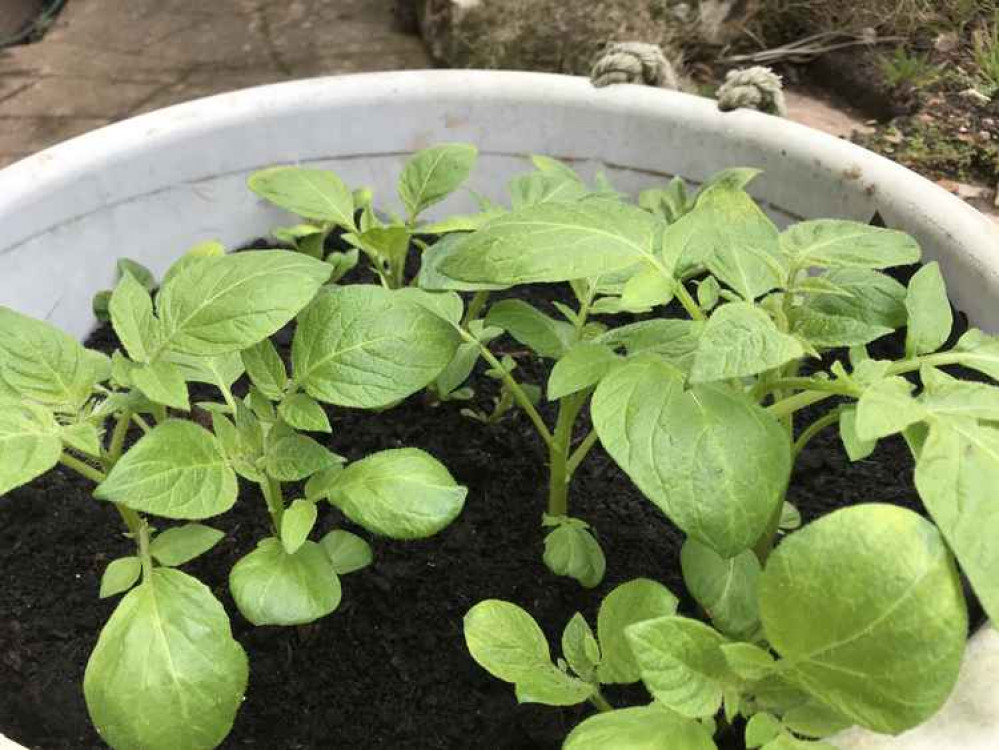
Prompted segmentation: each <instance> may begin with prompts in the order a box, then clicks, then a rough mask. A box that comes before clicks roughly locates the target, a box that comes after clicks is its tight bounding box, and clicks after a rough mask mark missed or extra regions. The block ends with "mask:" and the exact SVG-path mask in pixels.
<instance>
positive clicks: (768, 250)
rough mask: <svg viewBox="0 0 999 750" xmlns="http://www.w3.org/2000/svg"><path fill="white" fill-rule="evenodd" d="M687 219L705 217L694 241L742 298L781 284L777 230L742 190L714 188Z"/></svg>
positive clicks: (711, 266) (709, 264)
mask: <svg viewBox="0 0 999 750" xmlns="http://www.w3.org/2000/svg"><path fill="white" fill-rule="evenodd" d="M688 216H694V217H697V216H701V217H703V218H702V219H701V221H702V222H703V224H702V225H701V227H700V228H701V230H702V232H701V236H700V237H697V238H696V239H695V241H696V242H699V243H704V245H705V246H706V247H707V248H709V255H708V256H707V267H708V270H709V271H710V272H711V274H712V275H713V276H715V277H716V278H717V279H718V280H719V281H721V282H722V283H724V284H726V285H727V286H729V287H730V288H732V289H734V290H735V291H736V292H738V293H739V295H740V296H741V297H742V298H743V299H745V300H747V301H748V300H752V299H755V298H756V297H759V296H761V295H763V294H765V293H767V292H769V291H770V290H771V289H775V288H777V287H779V286H780V285H781V283H782V282H783V277H784V274H783V272H782V269H781V265H780V260H779V250H778V246H779V244H778V234H777V227H775V226H774V224H773V222H772V221H770V219H769V218H767V216H766V214H764V213H763V211H761V210H760V208H759V206H757V205H756V203H755V202H754V201H753V199H752V198H751V197H750V196H749V195H748V194H747V193H745V192H744V191H743V190H742V189H735V190H726V189H722V188H721V187H717V188H714V189H713V190H712V191H711V193H710V195H705V196H704V197H700V198H699V199H698V202H697V208H695V209H694V212H693V213H692V214H688Z"/></svg>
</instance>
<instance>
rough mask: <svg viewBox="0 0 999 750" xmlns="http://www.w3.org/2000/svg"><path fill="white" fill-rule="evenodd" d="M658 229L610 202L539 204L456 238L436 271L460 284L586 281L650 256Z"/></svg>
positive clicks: (651, 221)
mask: <svg viewBox="0 0 999 750" xmlns="http://www.w3.org/2000/svg"><path fill="white" fill-rule="evenodd" d="M660 227H661V224H660V223H659V221H658V220H657V219H655V218H654V217H653V216H651V215H650V214H648V213H647V212H645V211H643V210H642V209H640V208H637V207H635V206H629V205H627V204H623V203H617V202H614V201H608V200H589V201H585V202H582V203H544V204H541V205H540V206H531V207H529V208H524V209H521V210H520V211H513V212H511V213H508V214H506V215H504V216H500V217H499V218H497V219H495V220H494V221H491V222H490V223H489V224H488V225H486V226H485V227H483V228H482V229H480V230H479V231H478V232H475V233H474V234H472V235H469V236H467V237H464V238H462V239H461V240H460V241H459V242H458V245H457V247H456V248H455V249H454V250H453V251H452V252H451V253H449V255H448V257H447V258H445V259H443V260H442V261H441V262H440V264H439V265H438V269H439V270H440V272H442V273H443V274H445V275H446V276H449V277H451V278H454V279H460V280H462V281H471V282H488V283H491V284H507V285H509V284H526V283H530V282H546V281H550V282H555V281H569V280H570V279H582V278H591V277H594V276H600V275H602V274H605V273H609V272H612V271H619V270H622V269H625V268H628V267H630V266H633V265H634V264H635V263H637V262H638V261H639V260H641V259H643V258H651V257H653V248H654V240H655V237H656V233H657V231H658V230H659V228H660Z"/></svg>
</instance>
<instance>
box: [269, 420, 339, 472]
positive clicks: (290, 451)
mask: <svg viewBox="0 0 999 750" xmlns="http://www.w3.org/2000/svg"><path fill="white" fill-rule="evenodd" d="M338 461H342V459H341V458H340V457H339V456H337V455H336V454H335V453H331V452H330V451H329V450H327V449H326V448H325V447H323V446H322V445H320V444H319V443H317V442H316V441H315V440H313V439H312V438H310V437H307V436H306V435H300V434H298V433H297V432H295V431H294V430H292V429H291V428H289V427H288V426H287V425H279V426H277V427H275V428H274V429H273V430H271V432H270V433H269V434H268V435H267V447H266V449H265V452H264V467H265V469H266V471H267V473H268V474H269V475H270V476H272V477H273V478H274V479H277V480H278V481H281V482H298V481H300V480H302V479H306V478H307V477H310V476H312V475H313V474H315V473H316V472H317V471H321V470H323V469H325V468H327V467H329V466H331V465H332V464H334V463H337V462H338Z"/></svg>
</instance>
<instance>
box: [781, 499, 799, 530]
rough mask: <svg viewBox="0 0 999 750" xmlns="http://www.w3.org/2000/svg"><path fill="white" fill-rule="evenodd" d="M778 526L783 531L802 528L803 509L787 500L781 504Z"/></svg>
mask: <svg viewBox="0 0 999 750" xmlns="http://www.w3.org/2000/svg"><path fill="white" fill-rule="evenodd" d="M777 528H779V529H781V530H782V531H794V530H795V529H800V528H801V511H799V510H798V509H797V508H796V507H794V505H792V504H791V503H789V502H787V500H785V501H784V504H783V505H782V506H781V509H780V521H779V522H778V524H777Z"/></svg>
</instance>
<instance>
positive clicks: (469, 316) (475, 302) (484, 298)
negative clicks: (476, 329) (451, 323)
mask: <svg viewBox="0 0 999 750" xmlns="http://www.w3.org/2000/svg"><path fill="white" fill-rule="evenodd" d="M489 294H490V292H489V291H488V290H486V289H480V290H479V291H477V292H476V293H475V294H474V295H473V296H472V300H471V301H470V302H469V303H468V309H467V310H466V311H465V317H463V318H462V319H461V327H462V328H468V324H469V323H471V322H472V321H473V320H476V319H478V317H479V313H480V312H482V308H483V307H485V306H486V302H488V301H489Z"/></svg>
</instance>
